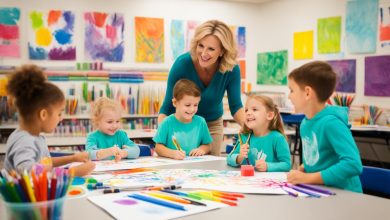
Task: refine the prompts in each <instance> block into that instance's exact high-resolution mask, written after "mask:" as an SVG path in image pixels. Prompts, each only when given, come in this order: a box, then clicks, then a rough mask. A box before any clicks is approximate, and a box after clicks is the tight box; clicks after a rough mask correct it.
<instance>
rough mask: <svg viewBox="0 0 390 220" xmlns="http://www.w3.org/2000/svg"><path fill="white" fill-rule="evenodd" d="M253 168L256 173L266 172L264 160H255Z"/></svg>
mask: <svg viewBox="0 0 390 220" xmlns="http://www.w3.org/2000/svg"><path fill="white" fill-rule="evenodd" d="M255 168H256V170H257V171H260V172H267V163H266V162H265V160H264V159H261V160H256V165H255Z"/></svg>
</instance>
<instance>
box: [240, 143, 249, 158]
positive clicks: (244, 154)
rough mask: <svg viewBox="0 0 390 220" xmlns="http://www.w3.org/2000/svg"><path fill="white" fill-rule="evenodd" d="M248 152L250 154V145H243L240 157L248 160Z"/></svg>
mask: <svg viewBox="0 0 390 220" xmlns="http://www.w3.org/2000/svg"><path fill="white" fill-rule="evenodd" d="M248 152H249V145H248V144H243V145H241V146H240V156H241V157H242V158H247V157H248Z"/></svg>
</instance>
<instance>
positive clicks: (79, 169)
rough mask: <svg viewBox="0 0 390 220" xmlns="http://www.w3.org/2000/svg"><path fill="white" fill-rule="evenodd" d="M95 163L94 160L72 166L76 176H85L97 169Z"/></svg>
mask: <svg viewBox="0 0 390 220" xmlns="http://www.w3.org/2000/svg"><path fill="white" fill-rule="evenodd" d="M95 166H96V165H95V163H94V162H92V161H88V162H85V163H83V164H80V165H78V166H75V167H72V168H71V169H73V170H74V175H75V176H85V175H88V174H90V173H91V172H92V171H93V170H94V169H95Z"/></svg>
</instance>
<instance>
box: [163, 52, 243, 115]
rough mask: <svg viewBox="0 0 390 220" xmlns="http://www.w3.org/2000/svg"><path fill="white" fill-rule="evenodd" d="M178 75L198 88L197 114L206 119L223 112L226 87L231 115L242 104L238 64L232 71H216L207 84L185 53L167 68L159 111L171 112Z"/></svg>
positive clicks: (172, 110) (173, 110)
mask: <svg viewBox="0 0 390 220" xmlns="http://www.w3.org/2000/svg"><path fill="white" fill-rule="evenodd" d="M180 79H188V80H191V81H192V82H194V83H195V84H196V85H197V86H198V87H199V89H200V90H201V100H200V103H199V107H198V112H197V113H196V114H197V115H199V116H202V117H203V118H204V119H206V121H214V120H216V119H218V118H220V117H221V116H222V115H223V103H222V99H223V97H224V95H225V91H226V92H227V96H228V102H229V108H230V112H231V114H232V116H234V114H235V113H236V112H237V111H238V110H239V109H240V108H242V107H243V105H242V102H241V76H240V68H239V66H238V65H236V66H235V67H234V68H233V70H232V71H227V72H226V73H224V74H223V73H221V72H219V71H217V73H216V74H215V75H214V76H213V79H212V80H211V82H210V84H209V85H208V86H207V87H206V86H204V85H203V83H202V81H201V80H200V78H199V76H198V73H197V72H196V70H195V66H194V64H193V62H192V58H191V55H190V54H189V53H185V54H183V55H181V56H179V57H178V58H177V59H176V61H175V63H174V64H173V66H172V68H171V70H170V72H169V76H168V83H167V91H166V94H165V98H164V102H163V105H162V106H161V109H160V114H165V115H170V114H172V113H174V112H175V108H174V107H173V105H172V98H173V87H174V86H175V83H176V82H177V81H178V80H180Z"/></svg>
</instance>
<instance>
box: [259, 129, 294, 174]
mask: <svg viewBox="0 0 390 220" xmlns="http://www.w3.org/2000/svg"><path fill="white" fill-rule="evenodd" d="M274 152H275V154H276V155H275V159H276V161H275V162H267V164H266V166H267V169H266V170H265V171H267V172H288V171H289V170H290V169H291V158H290V149H289V146H288V143H287V140H286V138H284V137H283V136H279V137H278V139H277V141H276V144H275V146H274Z"/></svg>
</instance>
